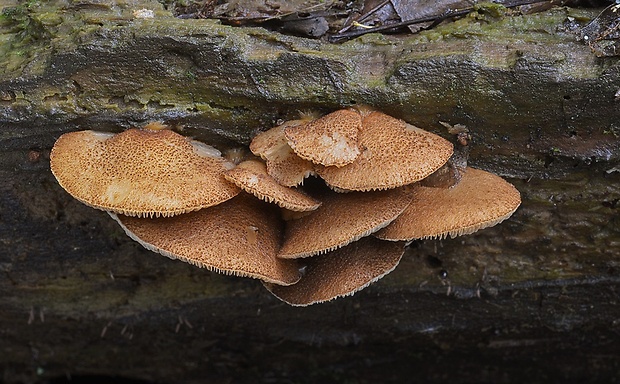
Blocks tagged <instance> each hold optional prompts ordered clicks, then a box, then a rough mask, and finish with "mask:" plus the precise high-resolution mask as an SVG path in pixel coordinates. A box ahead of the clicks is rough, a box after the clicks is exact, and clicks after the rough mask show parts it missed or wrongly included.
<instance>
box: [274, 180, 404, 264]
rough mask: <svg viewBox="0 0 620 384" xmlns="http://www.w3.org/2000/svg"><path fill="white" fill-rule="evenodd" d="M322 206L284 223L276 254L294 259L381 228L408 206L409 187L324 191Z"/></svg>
mask: <svg viewBox="0 0 620 384" xmlns="http://www.w3.org/2000/svg"><path fill="white" fill-rule="evenodd" d="M319 199H320V200H321V201H322V202H323V205H321V207H319V209H317V210H316V211H313V212H311V213H310V214H309V215H306V216H304V217H301V218H299V219H295V220H290V221H287V222H286V227H285V234H284V243H283V244H282V248H281V249H280V252H279V253H278V257H281V258H286V259H295V258H301V257H308V256H313V255H317V254H321V253H325V252H329V251H332V250H334V249H337V248H340V247H343V246H345V245H347V244H349V243H351V242H354V241H356V240H358V239H360V238H362V237H364V236H368V235H370V234H371V233H373V232H375V231H377V230H379V229H381V228H383V227H385V226H386V225H388V224H389V223H390V222H392V220H394V219H395V218H396V217H397V216H398V215H400V214H401V213H402V212H403V211H404V210H405V208H406V207H407V206H408V205H409V203H410V202H411V199H412V194H411V190H410V187H402V188H395V189H390V190H387V191H373V192H351V193H346V194H340V193H335V192H332V191H328V192H327V193H325V194H324V195H323V196H321V197H320V198H319Z"/></svg>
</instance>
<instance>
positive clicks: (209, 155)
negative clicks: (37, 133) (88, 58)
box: [50, 128, 240, 217]
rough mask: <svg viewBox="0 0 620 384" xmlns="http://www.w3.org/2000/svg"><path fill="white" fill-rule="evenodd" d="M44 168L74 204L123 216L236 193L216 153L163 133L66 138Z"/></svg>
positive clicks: (176, 209)
mask: <svg viewBox="0 0 620 384" xmlns="http://www.w3.org/2000/svg"><path fill="white" fill-rule="evenodd" d="M50 167H51V170H52V173H53V174H54V176H55V177H56V179H57V180H58V183H59V184H60V185H61V186H62V187H63V188H64V189H65V190H66V191H67V192H69V194H70V195H72V196H73V197H75V198H76V199H78V200H80V201H82V202H83V203H85V204H87V205H89V206H91V207H94V208H98V209H102V210H107V211H112V212H116V213H121V214H124V215H129V216H138V217H144V216H149V217H153V216H155V217H158V216H164V217H166V216H174V215H178V214H181V213H186V212H191V211H195V210H198V209H201V208H205V207H209V206H212V205H216V204H219V203H221V202H223V201H226V200H228V199H230V198H232V197H233V196H235V195H237V194H238V193H239V191H240V190H239V188H237V187H236V186H235V185H233V184H231V183H229V182H228V181H226V180H225V179H224V176H223V172H224V171H225V170H226V169H228V168H230V167H232V165H231V164H230V163H228V162H227V161H226V160H224V159H223V158H222V157H221V154H220V152H219V151H218V150H216V149H215V148H213V147H211V146H208V145H205V144H202V143H199V142H197V141H193V140H188V139H187V138H185V137H183V136H181V135H179V134H177V133H175V132H173V131H170V130H168V129H159V128H158V129H129V130H126V131H124V132H122V133H119V134H116V135H114V134H111V133H103V132H95V131H80V132H71V133H66V134H64V135H62V136H61V137H60V138H59V139H58V140H57V141H56V143H55V144H54V147H53V148H52V152H51V155H50Z"/></svg>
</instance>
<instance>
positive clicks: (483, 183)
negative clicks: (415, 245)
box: [374, 167, 521, 241]
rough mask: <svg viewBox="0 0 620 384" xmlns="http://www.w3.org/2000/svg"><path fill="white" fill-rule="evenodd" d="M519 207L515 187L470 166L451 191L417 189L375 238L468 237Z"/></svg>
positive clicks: (509, 214) (426, 188) (398, 239)
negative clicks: (405, 207) (405, 206)
mask: <svg viewBox="0 0 620 384" xmlns="http://www.w3.org/2000/svg"><path fill="white" fill-rule="evenodd" d="M520 204H521V196H520V194H519V191H518V190H517V189H516V188H515V187H514V186H513V185H512V184H510V183H508V182H507V181H505V180H504V179H502V178H501V177H499V176H496V175H494V174H492V173H489V172H486V171H482V170H479V169H475V168H471V167H468V168H466V169H465V172H463V176H462V179H461V181H460V182H459V183H458V184H457V185H456V186H454V187H452V188H448V189H438V188H431V187H423V186H417V185H416V186H414V198H413V201H412V203H411V204H410V205H409V207H408V208H407V209H406V210H405V211H404V212H403V213H402V214H401V215H400V216H399V217H398V218H397V219H396V220H394V221H393V222H392V223H391V224H390V225H388V226H387V227H385V228H383V229H382V230H380V231H378V232H377V233H375V234H374V236H376V237H378V238H380V239H384V240H393V241H400V240H407V241H409V240H414V239H426V238H444V237H447V236H448V235H450V236H451V237H456V236H460V235H466V234H470V233H474V232H476V231H477V230H479V229H482V228H487V227H491V226H493V225H495V224H498V223H500V222H502V221H504V220H505V219H507V218H509V217H510V216H511V215H512V214H513V213H514V211H516V209H517V208H518V207H519V205H520Z"/></svg>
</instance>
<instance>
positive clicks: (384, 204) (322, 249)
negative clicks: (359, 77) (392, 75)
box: [50, 107, 521, 306]
mask: <svg viewBox="0 0 620 384" xmlns="http://www.w3.org/2000/svg"><path fill="white" fill-rule="evenodd" d="M145 128H146V129H130V130H127V131H125V132H123V133H120V134H117V135H114V134H111V133H101V132H94V131H83V132H74V133H67V134H65V135H62V136H61V137H60V138H59V139H58V141H57V142H56V144H55V145H54V148H53V149H52V153H51V161H50V166H51V170H52V173H53V174H54V176H55V177H56V178H57V179H58V182H59V184H60V185H61V186H62V187H63V188H65V189H66V190H67V191H68V192H69V194H71V195H72V196H73V197H75V198H77V199H78V200H80V201H82V202H84V203H86V204H87V205H90V206H92V207H95V208H99V209H103V210H106V211H108V212H109V213H110V215H111V216H112V217H113V218H114V219H115V220H116V221H117V222H118V223H119V224H120V225H121V227H122V228H123V229H124V230H125V232H126V233H127V234H128V235H129V236H130V237H131V238H132V239H134V240H136V241H137V242H139V243H140V244H141V245H143V246H144V247H145V248H147V249H149V250H152V251H154V252H158V253H160V254H162V255H165V256H168V257H170V258H173V259H180V260H183V261H185V262H188V263H191V264H193V265H196V266H199V267H204V268H207V269H209V270H213V271H217V272H222V273H225V274H230V275H236V276H246V277H252V278H257V279H260V280H262V281H263V284H264V285H265V287H266V288H267V289H268V290H269V291H270V292H271V293H273V295H275V296H276V297H278V298H279V299H281V300H283V301H284V302H286V303H289V304H291V305H299V306H303V305H309V304H313V303H320V302H324V301H328V300H331V299H333V298H336V297H340V296H347V295H351V294H353V293H355V292H357V291H359V290H360V289H363V288H364V287H366V286H368V285H369V284H370V283H372V282H374V281H376V280H378V279H380V278H381V277H383V276H385V275H386V274H387V273H389V272H390V271H392V270H393V269H394V268H395V267H396V266H397V265H398V263H399V261H400V259H401V257H402V255H403V253H404V247H405V242H406V241H411V240H413V239H425V238H435V237H439V238H443V237H446V236H452V237H454V236H458V235H464V234H468V233H472V232H474V231H476V230H478V229H481V228H484V227H488V226H491V225H494V224H497V223H499V222H501V221H502V220H505V219H506V218H508V217H509V216H510V215H511V214H512V213H513V212H514V211H515V210H516V209H517V207H518V206H519V204H520V202H521V199H520V195H519V192H518V191H517V190H516V188H515V187H514V186H512V185H511V184H509V183H508V182H506V181H504V180H503V179H502V178H500V177H498V176H495V175H493V174H490V173H488V172H485V171H481V170H477V169H474V168H466V164H467V150H468V148H466V145H467V142H466V141H467V140H465V143H464V144H462V145H461V143H460V142H459V145H461V146H462V147H464V149H463V150H462V151H461V150H460V149H459V148H460V147H459V146H458V145H457V147H456V149H455V148H454V146H453V145H452V143H450V142H449V141H448V140H446V139H444V138H442V137H440V136H438V135H435V134H433V133H430V132H427V131H425V130H422V129H420V128H417V127H414V126H412V125H409V124H407V123H405V122H404V121H402V120H398V119H395V118H393V117H390V116H388V115H385V114H383V113H381V112H378V111H374V110H371V109H368V108H364V107H356V108H352V109H344V110H340V111H336V112H333V113H331V114H328V115H326V116H324V117H322V118H316V119H313V118H310V117H306V118H302V119H299V120H292V121H289V122H285V123H284V124H281V125H279V126H277V127H275V128H271V129H270V130H267V131H265V132H263V133H261V134H259V135H257V136H256V137H255V138H254V139H253V140H252V142H251V144H250V150H251V151H252V153H253V154H254V155H256V156H260V157H261V158H262V159H263V160H264V162H263V161H261V160H260V159H257V158H256V159H251V160H246V161H242V162H240V163H238V164H237V163H236V162H235V164H237V165H236V166H235V165H234V164H233V163H231V162H229V161H226V160H225V159H224V158H223V157H222V156H221V153H220V152H219V151H218V150H217V149H215V148H213V147H210V146H208V145H206V144H203V143H200V142H197V141H194V140H190V139H187V138H185V137H183V136H181V135H179V134H176V133H174V132H172V131H170V130H168V129H166V127H165V126H163V125H162V124H157V123H152V124H149V125H148V126H147V127H145ZM239 154H240V155H239V156H234V157H235V158H239V159H240V160H241V159H242V158H243V157H245V154H244V153H243V151H241V152H239ZM310 175H318V176H320V179H319V178H317V179H316V183H315V180H314V179H313V180H311V182H309V183H306V185H301V184H303V181H304V179H305V178H306V177H308V176H310ZM300 185H301V186H300ZM297 186H299V187H297ZM239 187H240V188H241V189H243V190H244V191H245V192H241V189H240V188H239ZM292 187H297V188H292ZM328 187H329V188H328ZM330 188H331V189H333V190H335V191H336V192H334V191H333V190H330ZM246 192H247V193H246ZM337 192H348V193H337ZM261 200H265V201H267V202H273V203H275V204H277V206H276V205H274V204H268V203H266V202H264V201H261ZM291 211H297V212H293V213H292V212H291ZM154 216H155V217H154ZM160 216H161V217H160ZM371 235H372V236H371ZM383 240H391V241H383ZM301 258H303V260H297V259H301ZM300 267H302V268H300ZM302 271H303V272H302Z"/></svg>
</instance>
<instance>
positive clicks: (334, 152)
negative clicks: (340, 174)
mask: <svg viewBox="0 0 620 384" xmlns="http://www.w3.org/2000/svg"><path fill="white" fill-rule="evenodd" d="M361 126H362V118H361V116H360V114H359V113H357V112H355V111H353V110H349V109H341V110H338V111H335V112H332V113H330V114H327V115H325V116H323V117H320V118H318V119H316V120H314V121H311V122H308V123H306V124H298V125H290V126H288V127H286V128H285V129H284V134H285V136H286V139H287V141H288V144H289V145H290V147H291V148H292V149H293V151H295V153H296V154H297V155H299V157H301V158H302V159H305V160H309V161H311V162H312V163H314V164H321V165H325V166H335V167H342V166H344V165H346V164H349V163H351V162H353V160H355V159H356V158H357V156H359V154H360V149H359V146H358V143H357V141H358V140H357V135H358V131H359V130H360V128H361Z"/></svg>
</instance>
